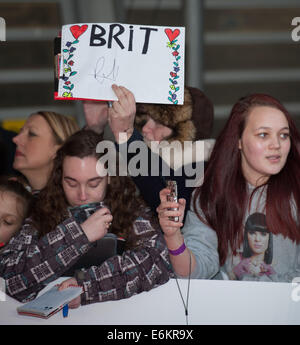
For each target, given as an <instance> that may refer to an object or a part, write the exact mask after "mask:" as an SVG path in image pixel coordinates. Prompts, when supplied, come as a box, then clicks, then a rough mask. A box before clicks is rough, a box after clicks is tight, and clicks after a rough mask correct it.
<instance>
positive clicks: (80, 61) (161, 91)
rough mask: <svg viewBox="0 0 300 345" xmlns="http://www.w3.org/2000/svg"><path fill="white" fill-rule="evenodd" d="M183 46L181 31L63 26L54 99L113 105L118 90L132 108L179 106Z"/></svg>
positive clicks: (88, 25)
mask: <svg viewBox="0 0 300 345" xmlns="http://www.w3.org/2000/svg"><path fill="white" fill-rule="evenodd" d="M184 45H185V29H184V28H183V27H162V26H146V25H130V24H120V23H105V24H103V23H100V24H93V23H90V24H72V25H64V26H63V28H62V40H61V53H62V55H61V62H60V74H59V75H60V78H59V86H58V99H61V98H63V99H68V100H69V99H97V100H116V99H117V98H116V96H115V94H114V92H113V91H112V88H111V85H112V84H117V85H122V86H125V87H126V88H128V89H129V90H130V91H132V92H133V94H134V96H135V99H136V101H137V102H144V103H164V104H183V96H184Z"/></svg>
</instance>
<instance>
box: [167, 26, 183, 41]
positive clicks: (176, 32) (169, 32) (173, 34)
mask: <svg viewBox="0 0 300 345" xmlns="http://www.w3.org/2000/svg"><path fill="white" fill-rule="evenodd" d="M165 33H166V35H167V36H168V39H169V40H170V42H172V41H174V40H175V38H176V37H177V36H178V35H179V34H180V30H179V29H175V30H174V31H172V30H171V29H165Z"/></svg>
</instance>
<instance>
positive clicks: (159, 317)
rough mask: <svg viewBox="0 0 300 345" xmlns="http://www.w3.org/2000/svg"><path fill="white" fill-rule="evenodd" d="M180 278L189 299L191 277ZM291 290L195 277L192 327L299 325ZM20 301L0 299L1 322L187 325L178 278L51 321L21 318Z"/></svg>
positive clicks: (298, 310)
mask: <svg viewBox="0 0 300 345" xmlns="http://www.w3.org/2000/svg"><path fill="white" fill-rule="evenodd" d="M64 279H65V278H60V279H59V280H57V281H55V282H53V283H52V284H49V286H48V287H47V288H49V287H50V286H52V285H53V284H56V283H58V282H60V281H62V280H64ZM178 282H179V285H180V287H181V290H182V295H183V297H184V299H186V292H187V285H188V281H187V280H178ZM47 288H46V289H47ZM46 289H44V290H43V291H46ZM293 289H295V287H294V286H292V284H289V283H261V282H239V281H226V280H225V281H217V280H191V282H190V295H189V308H188V309H189V317H188V319H189V325H203V324H214V325H216V324H247V325H248V324H264V325H268V324H300V301H299V302H296V301H294V300H293V299H292V291H293ZM299 292H300V291H299ZM299 295H300V293H299ZM19 305H21V303H19V302H18V301H16V300H14V299H12V298H10V297H9V296H6V298H5V301H2V302H0V325H12V324H13V325H19V324H21V325H24V324H26V325H27V324H34V325H49V324H51V325H64V324H72V325H74V324H81V325H84V324H97V325H186V317H185V314H184V307H183V304H182V300H181V297H180V294H179V291H178V289H177V285H176V281H175V280H174V279H171V280H170V281H169V282H168V283H166V284H164V285H162V286H159V287H157V288H155V289H153V290H151V291H149V292H143V293H141V294H139V295H135V296H133V297H131V298H128V299H124V300H120V301H111V302H103V303H94V304H90V305H86V306H81V307H79V308H77V309H71V310H69V316H68V317H67V318H63V316H62V312H61V311H60V312H59V313H57V314H55V315H53V316H52V317H50V318H49V319H47V320H44V319H39V318H35V317H30V316H21V315H18V313H17V311H16V308H17V307H18V306H19Z"/></svg>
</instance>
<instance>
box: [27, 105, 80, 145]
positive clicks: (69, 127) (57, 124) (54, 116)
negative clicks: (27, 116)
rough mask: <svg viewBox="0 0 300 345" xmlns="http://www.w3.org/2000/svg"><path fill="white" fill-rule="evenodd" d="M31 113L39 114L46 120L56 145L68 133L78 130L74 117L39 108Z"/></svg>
mask: <svg viewBox="0 0 300 345" xmlns="http://www.w3.org/2000/svg"><path fill="white" fill-rule="evenodd" d="M32 115H40V116H41V117H43V118H44V119H45V120H46V121H47V123H48V125H49V127H50V128H51V130H52V133H53V136H54V138H55V141H56V143H57V144H58V145H62V144H63V143H64V142H65V140H66V139H67V138H68V137H69V136H70V135H72V134H73V133H75V132H77V131H78V130H79V126H78V124H77V122H76V121H75V120H74V119H72V118H71V117H68V116H65V115H61V114H58V113H56V112H54V111H47V110H41V111H38V112H36V113H34V114H32Z"/></svg>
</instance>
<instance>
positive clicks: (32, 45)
mask: <svg viewBox="0 0 300 345" xmlns="http://www.w3.org/2000/svg"><path fill="white" fill-rule="evenodd" d="M0 17H3V18H4V19H5V21H6V41H5V42H0V90H1V92H0V121H1V120H5V119H19V118H21V119H24V118H26V117H27V116H28V115H29V114H30V113H32V112H35V111H37V110H40V109H50V110H55V111H58V112H61V113H64V114H69V115H72V116H75V117H76V118H77V119H78V122H79V123H80V124H83V122H84V120H83V116H82V107H81V104H80V102H70V101H69V102H66V101H54V100H53V75H54V72H53V64H54V59H53V39H54V37H55V36H56V35H57V33H58V31H59V30H60V28H61V26H62V25H63V24H71V23H76V22H115V21H118V22H124V23H132V24H146V25H163V26H185V27H186V30H187V33H186V65H185V69H186V75H185V80H186V84H187V85H191V86H196V87H200V88H201V89H202V90H203V91H204V92H205V93H206V94H207V95H208V97H209V98H210V99H211V100H212V102H213V103H214V106H215V126H214V132H213V136H216V135H217V134H218V133H219V131H220V129H221V128H222V126H223V125H224V122H225V121H226V118H227V117H228V115H229V112H230V109H231V106H232V105H233V103H234V102H236V100H237V99H238V98H239V97H241V96H244V95H245V94H247V93H251V92H266V93H269V94H271V95H273V96H275V97H277V98H278V99H279V100H281V101H282V102H283V103H284V104H285V106H286V107H287V108H288V110H289V111H290V112H291V114H292V116H293V117H294V118H295V120H296V122H297V125H298V128H299V129H300V40H299V41H296V42H295V41H293V40H292V36H291V32H292V30H293V29H294V28H295V27H294V26H292V24H291V23H292V20H293V18H294V17H300V1H299V0H285V1H281V0H280V1H279V0H206V1H201V0H200V1H199V0H61V1H51V0H48V1H22V0H19V1H16V0H14V1H2V0H0ZM299 36H300V33H299Z"/></svg>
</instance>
